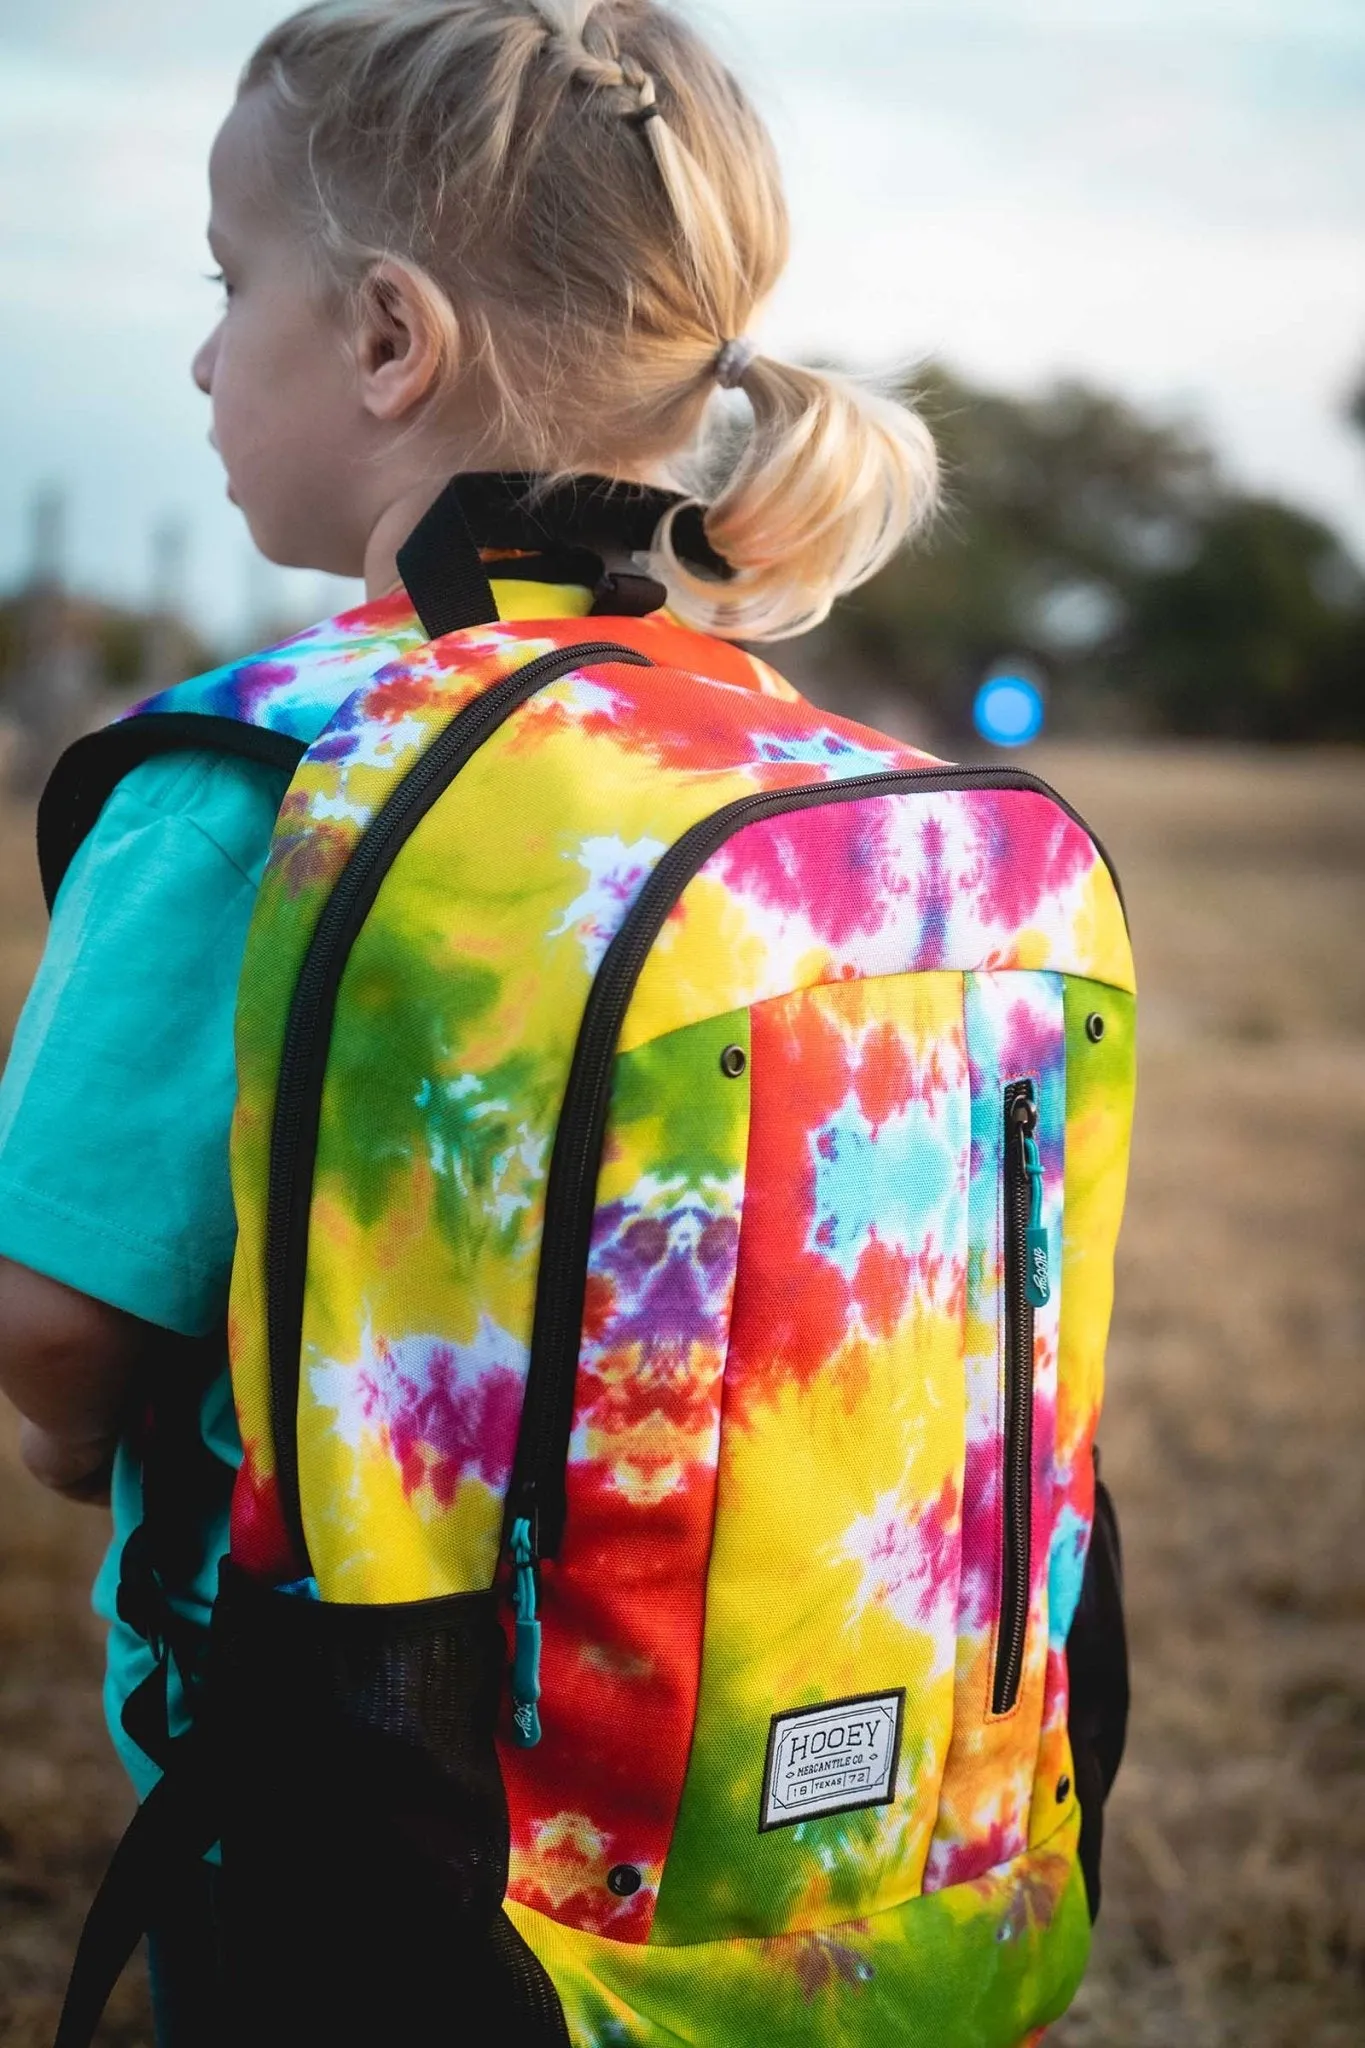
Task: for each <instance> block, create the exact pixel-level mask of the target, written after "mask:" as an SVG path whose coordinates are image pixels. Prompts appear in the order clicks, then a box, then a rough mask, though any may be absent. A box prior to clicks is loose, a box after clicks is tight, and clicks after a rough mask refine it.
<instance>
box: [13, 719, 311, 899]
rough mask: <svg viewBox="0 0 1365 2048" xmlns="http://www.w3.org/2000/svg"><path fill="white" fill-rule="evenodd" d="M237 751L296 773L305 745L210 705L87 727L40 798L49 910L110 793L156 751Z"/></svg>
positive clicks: (40, 840) (42, 862) (40, 860)
mask: <svg viewBox="0 0 1365 2048" xmlns="http://www.w3.org/2000/svg"><path fill="white" fill-rule="evenodd" d="M199 749H204V750H206V751H208V752H209V753H215V754H236V755H239V756H240V757H241V758H242V759H243V760H247V761H261V762H263V763H264V764H265V765H266V766H267V767H270V768H282V769H284V771H285V772H286V774H289V775H292V774H293V772H294V770H295V768H297V766H298V764H299V761H300V760H301V758H302V756H303V754H304V752H305V747H304V743H303V741H302V740H296V739H291V737H290V736H289V734H288V733H283V732H270V731H268V730H267V729H266V728H265V727H264V726H260V725H244V724H243V723H242V722H241V720H240V719H237V718H219V717H217V716H215V715H214V714H213V713H211V712H207V711H148V712H145V713H142V714H140V715H139V716H137V717H136V718H123V719H120V720H119V721H118V723H117V724H116V725H106V726H105V727H104V728H103V730H102V731H100V732H90V733H86V735H85V737H84V738H83V739H79V740H76V741H75V742H74V744H73V745H71V746H69V747H68V748H67V750H66V752H65V753H64V754H63V755H62V756H61V758H60V760H59V761H58V763H57V765H56V767H55V768H54V769H53V771H52V773H51V775H49V777H48V779H47V787H46V788H45V789H44V791H43V794H42V796H41V798H40V799H39V802H38V869H39V872H40V874H41V875H42V878H43V894H44V896H45V897H46V898H47V907H48V909H49V910H51V908H52V905H53V903H54V902H55V901H56V897H57V891H58V889H59V888H60V887H61V881H62V877H63V875H64V874H65V873H66V871H67V869H68V868H69V867H70V865H71V863H72V861H73V859H74V858H75V855H76V852H77V849H78V848H79V847H80V844H81V842H82V840H83V839H84V838H85V836H86V834H87V833H88V832H89V831H90V829H91V827H92V826H93V824H94V822H95V820H96V819H97V818H98V816H99V814H100V812H101V810H102V809H103V808H104V805H105V803H106V801H107V799H108V798H109V797H111V796H112V795H113V793H114V791H115V789H116V788H117V787H118V784H119V783H120V782H121V781H122V780H123V778H124V776H125V775H127V774H128V773H129V771H130V770H131V769H134V768H137V767H140V766H141V764H142V763H143V762H144V761H150V760H152V759H153V758H154V756H156V755H158V754H175V753H186V752H195V751H197V750H199Z"/></svg>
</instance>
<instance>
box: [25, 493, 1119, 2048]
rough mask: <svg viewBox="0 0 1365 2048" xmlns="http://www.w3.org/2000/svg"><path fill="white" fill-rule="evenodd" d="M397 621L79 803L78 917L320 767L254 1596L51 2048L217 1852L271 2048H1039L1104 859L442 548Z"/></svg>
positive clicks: (1107, 1616) (1068, 1752) (279, 1089)
mask: <svg viewBox="0 0 1365 2048" xmlns="http://www.w3.org/2000/svg"><path fill="white" fill-rule="evenodd" d="M452 489H453V487H452ZM400 562H401V565H402V568H403V573H404V576H405V581H406V582H407V585H408V588H409V590H410V592H411V595H412V599H413V603H414V605H415V607H416V612H417V613H418V614H419V615H420V621H421V624H420V627H418V626H417V624H416V622H415V621H414V620H413V618H412V615H411V613H410V612H404V601H403V600H401V599H400V600H396V601H395V603H394V606H393V607H390V609H389V610H386V609H385V607H383V606H372V607H369V608H368V609H367V610H366V611H365V612H362V613H358V614H355V615H353V617H352V619H351V621H350V622H348V621H346V620H342V621H340V622H337V624H336V626H335V627H334V628H333V629H332V631H331V633H330V635H329V634H328V633H327V632H326V631H325V630H320V632H319V633H316V634H314V635H312V636H307V637H306V639H305V640H304V641H301V642H299V643H297V645H296V646H295V648H294V649H292V650H289V652H290V654H291V659H289V660H287V661H286V660H283V659H281V658H280V657H279V656H276V657H275V659H274V661H273V664H259V665H258V666H257V668H256V669H255V670H252V669H248V670H247V671H245V672H244V673H245V675H246V681H247V685H249V687H247V686H242V685H241V683H240V678H239V686H238V687H237V689H236V693H235V695H233V696H231V697H230V698H229V697H225V696H224V695H223V694H222V691H221V688H220V689H219V693H218V695H217V696H216V697H214V696H205V695H204V693H203V692H202V691H201V692H200V693H199V695H198V696H196V695H195V694H194V688H195V686H186V689H185V690H182V691H180V692H170V693H169V694H168V696H167V697H166V698H165V699H162V700H157V701H156V702H155V703H154V704H153V705H152V706H151V707H150V708H149V710H148V712H147V714H146V715H145V716H144V717H142V718H140V719H133V720H131V721H129V722H128V723H127V724H125V725H124V726H123V727H122V728H115V729H114V730H115V732H121V733H122V735H123V737H122V738H121V739H118V740H116V741H114V742H113V743H112V751H111V743H110V742H109V741H108V738H107V736H104V751H103V752H102V753H100V754H98V756H97V755H96V754H94V753H87V756H86V757H85V762H84V767H83V768H82V770H81V772H80V773H79V774H77V773H76V772H75V771H69V772H68V774H67V779H66V783H65V785H64V794H63V795H62V800H61V802H60V804H59V803H58V802H57V801H56V799H55V798H54V800H53V802H52V804H51V805H50V806H49V817H48V823H47V830H48V857H49V861H50V862H51V863H54V864H56V865H57V866H60V864H61V861H62V859H63V858H64V857H65V851H64V849H66V850H69V847H70V845H72V844H74V843H75V842H76V841H77V840H78V839H79V836H80V834H81V832H82V831H83V830H84V829H85V825H86V824H87V823H88V820H89V818H90V817H91V816H93V815H94V812H95V810H97V808H98V802H99V800H100V797H101V794H102V792H103V791H104V790H106V789H107V787H108V785H109V781H110V779H111V777H112V776H114V775H116V774H117V772H118V770H119V767H120V766H126V765H127V761H128V759H131V758H132V757H133V756H134V754H135V753H136V752H137V750H138V749H139V748H140V749H141V750H142V751H143V752H145V751H146V750H147V748H148V747H149V746H153V747H154V746H159V745H165V746H170V745H176V744H178V745H180V746H184V745H186V744H200V745H202V744H204V743H206V741H211V742H215V743H218V744H222V745H225V746H231V747H234V748H236V749H237V750H238V751H242V752H252V751H254V752H257V753H259V754H260V755H261V756H262V757H263V758H273V759H280V760H285V759H290V760H292V759H293V758H294V757H296V756H298V755H299V754H300V753H301V758H300V759H298V765H297V770H296V772H295V774H294V777H293V781H292V784H291V786H290V789H289V792H288V795H287V796H286V798H285V802H284V806H283V809H282V811H281V813H280V817H279V822H278V826H277V830H276V835H275V840H274V846H273V851H272V855H271V859H270V863H269V866H268V869H267V871H266V875H265V879H264V882H263V885H262V888H261V892H260V898H259V903H258V907H257V911H256V916H255V921H254V924H253V928H252V933H251V937H250V940H249V943H248V951H247V959H246V965H245V969H244V973H243V977H242V982H241V987H240V993H239V1009H238V1059H239V1084H240V1099H239V1106H238V1112H237V1117H236V1123H235V1127H234V1132H233V1141H232V1170H233V1182H234V1188H235V1194H236V1201H237V1206H238V1215H239V1225H240V1243H239V1249H238V1256H237V1263H236V1267H235V1272H234V1280H233V1290H232V1302H231V1329H230V1338H231V1351H232V1370H233V1379H234V1387H235V1393H236V1399H237V1404H238V1411H239V1416H240V1421H241V1427H242V1435H243V1440H244V1444H245V1462H244V1464H243V1467H242V1471H241V1474H240V1476H239V1480H238V1484H237V1489H236V1494H235V1498H234V1506H233V1523H232V1552H231V1556H230V1558H229V1560H228V1562H227V1563H226V1565H225V1566H224V1572H223V1582H222V1591H221V1595H220V1600H219V1603H218V1609H217V1612H216V1615H215V1623H214V1631H213V1639H212V1645H211V1651H210V1667H209V1670H208V1674H207V1677H206V1680H205V1684H204V1689H203V1697H202V1708H201V1712H200V1715H199V1718H198V1720H197V1722H196V1726H195V1728H194V1730H193V1731H192V1732H191V1733H190V1734H189V1735H187V1736H184V1737H182V1738H180V1741H179V1743H178V1745H177V1752H178V1753H177V1754H175V1755H174V1756H173V1757H172V1758H171V1760H170V1763H169V1765H168V1769H167V1772H166V1776H165V1778H164V1779H163V1781H162V1784H161V1786H160V1787H159V1788H158V1791H157V1792H156V1793H154V1794H153V1795H152V1797H151V1798H150V1799H149V1800H148V1801H147V1802H146V1804H145V1805H144V1807H143V1808H142V1810H141V1812H140V1814H139V1816H138V1819H137V1821H136V1822H135V1823H134V1826H133V1829H132V1830H130V1834H129V1836H128V1838H127V1839H126V1840H125V1843H124V1845H123V1848H122V1849H121V1850H120V1852H119V1858H118V1859H116V1863H115V1866H114V1869H113V1871H112V1872H111V1874H110V1877H109V1878H108V1879H107V1880H106V1883H105V1886H104V1889H103V1891H102V1892H101V1895H100V1898H99V1899H98V1900H97V1902H96V1906H95V1908H94V1910H93V1912H92V1915H91V1919H90V1922H89V1923H88V1925H87V1930H86V1935H85V1939H84V1942H83V1945H82V1950H81V1955H80V1958H79V1959H78V1963H77V1968H76V1972H75V1975H74V1977H73V1983H72V1989H71V1993H70V1996H69V1998H68V2004H67V2011H66V2015H65V2017H64V2022H63V2033H62V2036H61V2039H62V2042H63V2048H67V2044H74V2043H75V2042H77V2041H82V2040H88V2039H89V2037H90V2032H91V2029H92V2027H93V2024H94V2019H95V2016H96V2015H97V2014H98V2011H99V2009H100V2006H101V2004H102V2002H103V1999H104V1996H105V1995H106V1993H107V1990H108V1987H109V1984H110V1982H111V1981H112V1978H113V1976H114V1975H116V1974H117V1970H118V1968H119V1967H120V1966H121V1963H122V1961H123V1960H124V1958H125V1957H126V1955H127V1953H128V1951H129V1949H130V1948H131V1946H132V1943H133V1941H134V1940H135V1939H136V1935H137V1933H138V1931H139V1929H140V1928H141V1926H142V1925H144V1924H145V1922H146V1919H147V1917H148V1915H149V1914H150V1913H151V1912H152V1911H153V1910H154V1908H155V1902H156V1899H157V1898H158V1896H160V1895H161V1894H162V1893H163V1892H164V1888H165V1886H166V1885H167V1884H170V1883H173V1882H174V1871H175V1868H176V1867H177V1859H178V1858H179V1859H183V1858H184V1857H186V1856H188V1855H199V1854H201V1853H203V1852H204V1850H205V1849H206V1848H208V1847H209V1846H210V1845H211V1844H212V1843H213V1842H215V1841H221V1849H222V1872H223V1897H224V1913H225V1927H226V1941H227V1953H228V1963H229V1976H230V1982H231V1986H232V1991H231V1996H232V2000H233V2012H232V2018H231V2024H230V2026H229V2031H228V2037H229V2038H231V2039H236V2038H237V2037H238V2035H239V2034H240V2035H241V2037H242V2038H251V2039H254V2040H258V2041H259V2040H265V2041H269V2042H272V2043H273V2042H276V2041H278V2042H281V2043H283V2042H286V2041H288V2042H306V2043H313V2042H318V2043H330V2042H347V2043H349V2042H355V2043H360V2042H362V2041H363V2042H366V2043H376V2044H378V2043H389V2042H393V2043H406V2042H409V2041H414V2042H415V2041H417V2040H423V2041H425V2040H427V2039H432V2040H438V2039H439V2040H445V2039H450V2040H452V2041H454V2040H460V2041H463V2040H470V2041H483V2040H485V2039H486V2040H489V2041H498V2042H510V2043H513V2044H527V2048H541V2044H551V2043H554V2044H561V2048H562V2044H566V2043H571V2044H573V2048H636V2044H638V2048H663V2044H665V2043H674V2042H677V2041H687V2042H693V2043H697V2044H705V2048H752V2044H756V2043H767V2042H774V2043H783V2044H792V2048H797V2044H800V2048H807V2044H809V2048H815V2044H820V2048H845V2044H846V2048H882V2044H885V2048H891V2044H893V2043H902V2042H915V2043H921V2044H925V2048H929V2044H933V2048H1016V2044H1020V2043H1023V2042H1026V2041H1033V2040H1036V2039H1037V2038H1038V2036H1039V2034H1040V2032H1041V2030H1042V2029H1043V2028H1044V2027H1045V2026H1046V2024H1047V2023H1048V2022H1049V2021H1051V2020H1052V2019H1053V2018H1055V2017H1056V2016H1057V2015H1058V2014H1059V2013H1060V2012H1061V2011H1062V2010H1063V2009H1064V2008H1065V2006H1066V2005H1067V2003H1068V2001H1069V2000H1070V1998H1071V1996H1072V1994H1073V1992H1074V1990H1075V1987H1076V1984H1077V1982H1078V1980H1079V1977H1080V1974H1081V1971H1082V1969H1083V1967H1084V1962H1085V1958H1086V1953H1087V1947H1088V1942H1089V1933H1090V1924H1091V1919H1092V1917H1093V1911H1094V1907H1095V1904H1096V1902H1097V1898H1098V1852H1099V1829H1100V1813H1101V1806H1102V1802H1103V1798H1104V1795H1105V1792H1106V1791H1107V1789H1108V1784H1109V1781H1110V1779H1111V1778H1112V1775H1113V1772H1114V1770H1115V1769H1116V1768H1117V1763H1118V1755H1119V1751H1120V1749H1121V1745H1122V1736H1123V1718H1124V1713H1125V1710H1126V1697H1127V1693H1126V1675H1125V1665H1124V1658H1123V1643H1122V1621H1121V1614H1120V1609H1119V1598H1118V1565H1117V1539H1116V1533H1115V1530H1114V1526H1113V1521H1112V1513H1111V1511H1110V1509H1109V1507H1108V1503H1107V1499H1106V1497H1105V1496H1104V1494H1103V1489H1097V1485H1096V1477H1095V1463H1094V1458H1093V1444H1094V1433H1095V1426H1096V1420H1097V1416H1098V1411H1099V1405H1100V1394H1101V1383H1102V1376H1103V1359H1104V1346H1105V1338H1106V1330H1107V1324H1108V1318H1109V1310H1110V1299H1111V1290H1112V1266H1113V1253H1114V1244H1115V1238H1116V1234H1117V1230H1118V1224H1119V1217H1120V1210H1121V1206H1122V1197H1123V1187H1124V1178H1125V1170H1126V1157H1127V1147H1128V1137H1129V1126H1130V1118H1131V1101H1132V1085H1133V1084H1132V1065H1133V971H1132V961H1131V955H1130V951H1129V944H1128V937H1127V932H1126V929H1125V923H1124V915H1123V910H1122V906H1121V902H1120V897H1119V893H1118V889H1117V885H1116V883H1115V881H1114V878H1113V876H1112V874H1111V872H1110V869H1109V866H1108V863H1107V860H1106V858H1105V856H1104V854H1103V853H1102V851H1101V849H1100V848H1099V847H1098V846H1097V845H1096V843H1095V841H1094V840H1093V838H1092V837H1091V836H1090V834H1089V833H1088V831H1087V830H1086V828H1085V827H1084V825H1083V824H1082V823H1081V821H1080V820H1079V819H1078V818H1077V817H1076V815H1075V814H1074V813H1073V812H1072V811H1071V810H1070V809H1069V808H1068V807H1067V806H1066V804H1065V803H1063V802H1062V801H1061V800H1060V799H1059V798H1057V797H1056V796H1055V795H1053V794H1052V792H1051V791H1049V790H1048V789H1047V788H1046V787H1045V786H1044V785H1043V784H1041V783H1039V782H1038V781H1036V780H1035V779H1034V778H1033V777H1031V776H1029V775H1027V774H1023V773H1020V772H1018V771H1016V770H1013V769H1010V768H1004V767H984V768H982V767H976V768H954V767H949V766H946V765H944V764H943V763H941V762H937V761H934V760H932V759H930V758H928V757H927V756H925V755H922V754H920V753H917V752H915V751H914V750H913V749H911V748H909V747H907V746H905V745H903V744H901V743H900V742H898V741H895V740H892V739H889V738H886V737H884V736H882V735H881V734H879V733H876V732H873V731H870V730H868V729H866V728H864V727H861V726H858V725H855V724H852V723H850V722H848V721H846V720H843V719H840V718H837V717H833V716H830V715H828V714H826V713H825V712H823V711H820V710H818V709H816V708H815V707H814V706H813V705H811V704H809V703H807V702H805V701H804V700H802V699H801V698H799V697H798V696H797V695H796V694H795V693H794V692H792V691H791V690H790V689H789V688H788V687H787V686H785V685H783V684H782V683H781V682H780V680H779V679H777V678H776V677H775V676H773V674H772V672H771V671H770V670H768V669H766V668H765V667H764V665H763V664H761V663H758V662H755V661H753V660H751V659H750V658H749V657H748V656H746V655H743V654H742V653H740V652H739V651H738V650H736V649H735V648H733V647H723V646H721V645H720V644H719V643H717V642H714V641H709V640H706V639H703V638H701V637H699V636H696V635H693V634H690V633H685V632H683V631H682V630H681V629H679V628H677V627H676V626H674V625H672V624H670V623H669V622H668V621H667V620H666V619H665V618H663V617H660V616H642V617H614V618H603V617H591V618H575V619H564V618H551V619H549V620H548V621H540V622H537V623H525V622H521V623H514V622H508V621H506V620H501V621H500V620H499V619H498V618H497V615H496V611H495V609H494V607H493V605H492V600H491V597H490V595H489V593H488V586H487V583H486V580H485V578H484V573H483V571H482V569H481V568H480V567H479V565H478V558H477V557H476V556H475V555H474V554H473V551H472V548H471V547H470V544H469V541H468V535H467V531H466V529H465V527H464V525H463V522H462V520H461V517H460V512H459V506H458V503H457V502H456V498H455V497H454V496H453V495H452V493H447V495H446V497H445V498H443V499H442V500H441V501H440V502H439V503H438V505H437V506H436V508H435V509H434V510H433V512H432V513H431V514H430V515H429V516H428V519H427V520H426V521H424V522H423V526H422V527H421V528H419V529H418V532H417V534H416V535H415V536H414V538H413V541H412V542H410V543H409V546H408V548H407V550H405V552H404V555H403V556H402V557H400ZM400 612H401V613H403V615H404V616H405V617H406V618H407V620H408V627H407V628H406V629H399V628H398V627H396V626H395V623H394V622H395V620H396V619H397V618H398V616H399V614H400ZM386 635H387V638H386ZM395 635H396V637H395ZM324 674H325V675H326V676H327V677H329V678H330V681H329V683H328V686H327V687H329V688H330V689H331V692H332V702H331V707H330V713H328V711H327V707H326V706H325V705H324V706H323V708H322V710H320V709H319V705H320V703H321V697H320V696H319V690H320V689H321V685H320V684H319V683H318V680H317V679H318V677H319V676H321V675H324ZM338 675H340V676H341V678H342V683H343V685H344V687H340V688H339V686H338V682H337V677H338ZM187 692H188V694H187ZM310 692H311V694H310ZM325 694H326V692H325V690H323V691H322V696H325ZM158 720H160V721H163V722H162V723H160V724H158V723H157V721H158ZM209 721H212V722H213V723H212V729H210V725H209ZM304 740H308V741H309V742H310V743H309V744H308V745H307V747H306V750H304V749H303V748H302V746H301V742H302V741H304ZM120 749H121V750H122V751H120Z"/></svg>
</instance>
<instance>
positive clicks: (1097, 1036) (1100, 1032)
mask: <svg viewBox="0 0 1365 2048" xmlns="http://www.w3.org/2000/svg"><path fill="white" fill-rule="evenodd" d="M1085 1035H1086V1037H1087V1038H1088V1039H1089V1040H1090V1043H1091V1044H1092V1045H1098V1044H1099V1042H1100V1040H1101V1039H1102V1038H1103V1036H1104V1019H1103V1017H1101V1015H1100V1013H1099V1011H1098V1010H1092V1011H1091V1012H1090V1015H1089V1016H1088V1017H1087V1018H1086V1020H1085Z"/></svg>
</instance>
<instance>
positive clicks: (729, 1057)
mask: <svg viewBox="0 0 1365 2048" xmlns="http://www.w3.org/2000/svg"><path fill="white" fill-rule="evenodd" d="M748 1064H749V1055H748V1053H747V1052H745V1050H744V1047H743V1046H742V1045H727V1046H726V1048H725V1050H724V1052H723V1053H722V1054H721V1056H720V1070H721V1072H722V1074H727V1075H728V1076H729V1078H730V1079H731V1080H732V1081H737V1080H738V1079H739V1077H740V1075H741V1074H742V1073H743V1072H744V1069H745V1068H746V1067H747V1066H748Z"/></svg>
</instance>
